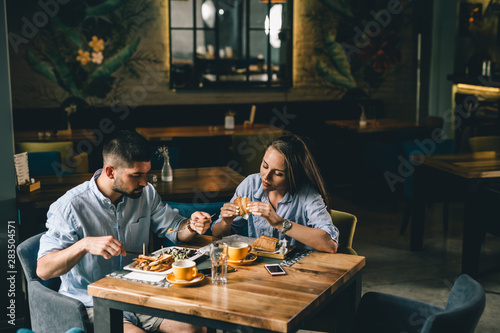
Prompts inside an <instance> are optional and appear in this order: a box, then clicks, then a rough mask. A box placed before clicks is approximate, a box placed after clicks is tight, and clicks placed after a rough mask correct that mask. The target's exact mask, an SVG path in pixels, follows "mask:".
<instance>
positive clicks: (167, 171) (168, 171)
mask: <svg viewBox="0 0 500 333" xmlns="http://www.w3.org/2000/svg"><path fill="white" fill-rule="evenodd" d="M173 179H174V173H173V171H172V167H171V166H170V158H169V157H168V156H164V157H163V167H162V168H161V180H162V181H164V182H171V181H172V180H173Z"/></svg>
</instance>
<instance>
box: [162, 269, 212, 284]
mask: <svg viewBox="0 0 500 333" xmlns="http://www.w3.org/2000/svg"><path fill="white" fill-rule="evenodd" d="M166 279H167V281H168V282H170V283H172V284H175V285H176V286H192V285H194V284H197V283H199V282H201V281H203V279H205V275H203V274H202V273H200V272H198V274H197V275H196V276H195V277H194V279H192V280H176V279H175V276H174V273H170V274H168V275H167V277H166Z"/></svg>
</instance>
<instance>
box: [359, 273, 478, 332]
mask: <svg viewBox="0 0 500 333" xmlns="http://www.w3.org/2000/svg"><path fill="white" fill-rule="evenodd" d="M485 304H486V297H485V293H484V290H483V287H481V285H480V284H479V283H478V282H477V281H475V280H474V279H472V278H471V277H470V276H468V275H466V274H463V275H461V276H460V277H459V278H458V279H457V280H456V281H455V284H454V285H453V288H452V290H451V293H450V295H449V297H448V302H447V303H446V307H445V308H441V307H439V306H436V305H433V304H429V303H425V302H421V301H417V300H412V299H409V298H405V297H399V296H394V295H389V294H383V293H378V292H368V293H366V294H364V295H363V297H362V298H361V301H360V303H359V307H358V311H357V313H356V320H355V325H354V331H353V332H354V333H365V332H370V333H378V332H384V333H392V332H394V333H395V332H397V333H399V332H407V333H413V332H415V333H416V332H420V333H431V332H432V333H448V332H453V333H473V332H474V329H475V328H476V325H477V323H478V322H479V319H480V318H481V315H482V314H483V311H484V307H485Z"/></svg>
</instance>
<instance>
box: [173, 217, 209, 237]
mask: <svg viewBox="0 0 500 333" xmlns="http://www.w3.org/2000/svg"><path fill="white" fill-rule="evenodd" d="M215 215H217V213H213V214H212V215H210V218H212V217H214V216H215ZM212 222H213V221H212ZM188 225H191V219H189V220H188V223H186V226H185V227H184V228H182V229H180V230H172V228H170V229H168V231H167V233H168V234H169V233H171V232H181V231H183V230H184V229H186V228H187V226H188ZM210 225H212V223H210Z"/></svg>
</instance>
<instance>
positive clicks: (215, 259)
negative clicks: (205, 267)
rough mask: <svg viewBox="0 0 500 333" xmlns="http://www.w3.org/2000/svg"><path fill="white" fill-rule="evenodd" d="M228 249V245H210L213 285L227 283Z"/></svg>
mask: <svg viewBox="0 0 500 333" xmlns="http://www.w3.org/2000/svg"><path fill="white" fill-rule="evenodd" d="M227 248H228V247H227V244H226V243H212V244H211V245H210V261H211V262H212V283H213V284H226V283H227Z"/></svg>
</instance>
